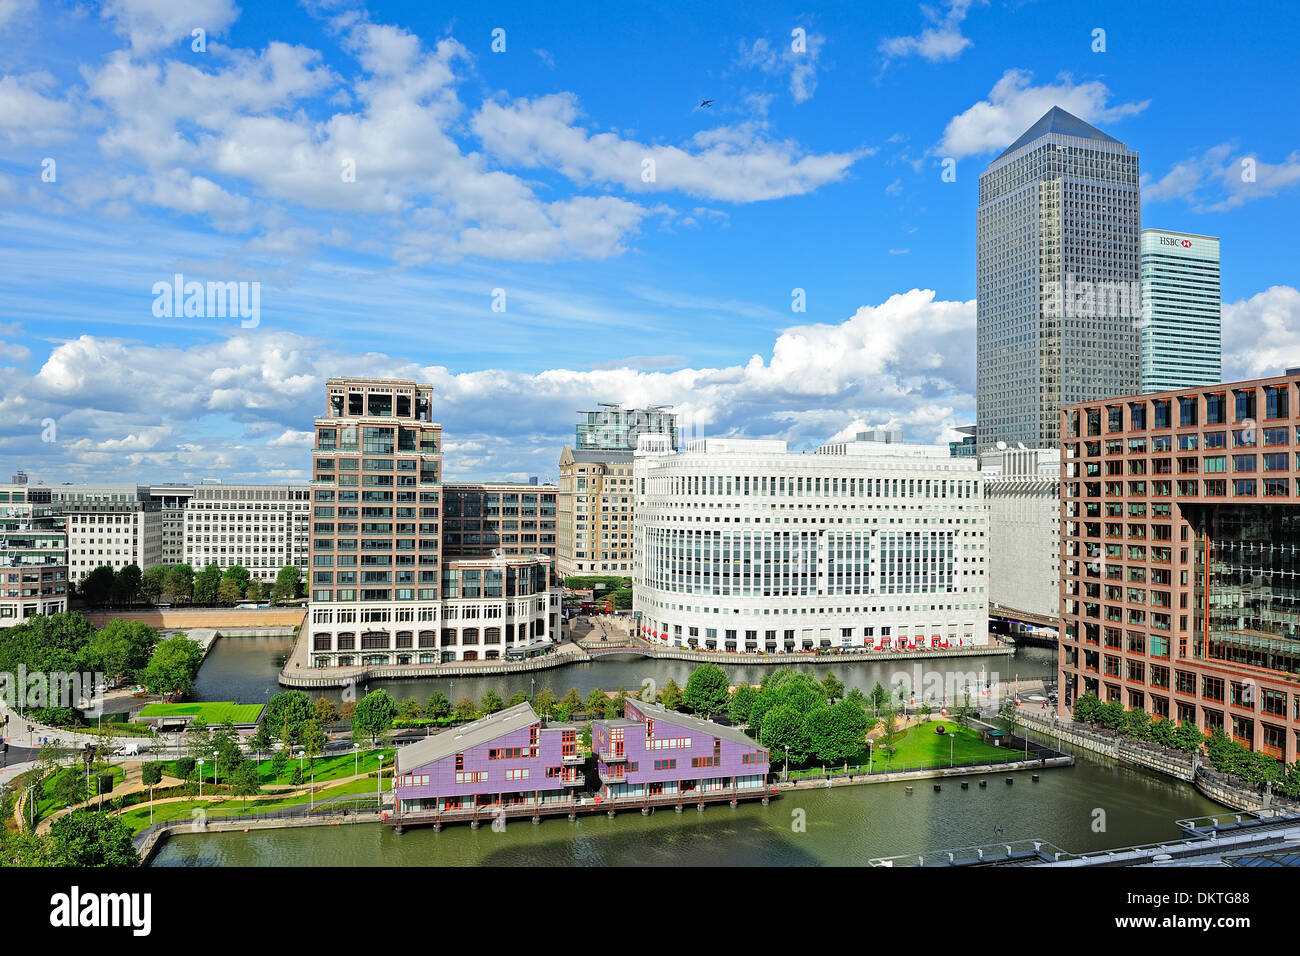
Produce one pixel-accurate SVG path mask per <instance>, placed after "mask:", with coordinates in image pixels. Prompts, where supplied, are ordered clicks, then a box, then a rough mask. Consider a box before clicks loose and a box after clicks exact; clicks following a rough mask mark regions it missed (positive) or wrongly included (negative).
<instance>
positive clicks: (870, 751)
mask: <svg viewBox="0 0 1300 956" xmlns="http://www.w3.org/2000/svg"><path fill="white" fill-rule="evenodd" d="M875 763H876V742H875V741H874V740H872V739H871V738H870V737H868V738H867V773H871V770H872V767H874V766H875Z"/></svg>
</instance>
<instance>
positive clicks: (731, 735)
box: [627, 698, 760, 750]
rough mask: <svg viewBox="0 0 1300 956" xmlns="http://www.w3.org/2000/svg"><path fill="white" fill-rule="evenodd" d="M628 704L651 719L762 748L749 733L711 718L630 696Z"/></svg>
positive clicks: (755, 748)
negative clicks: (706, 718) (681, 711)
mask: <svg viewBox="0 0 1300 956" xmlns="http://www.w3.org/2000/svg"><path fill="white" fill-rule="evenodd" d="M627 702H628V704H629V705H630V706H633V707H635V708H636V709H637V710H639V711H641V713H642V714H644V715H645V716H646V717H649V718H650V719H651V720H663V721H667V722H668V723H670V724H676V725H677V726H678V727H683V728H685V729H686V730H694V731H697V732H698V733H701V734H709V735H710V736H713V737H719V738H721V739H723V740H730V741H731V742H732V743H737V744H742V745H743V746H746V747H750V748H752V749H754V750H758V749H760V744H759V742H758V741H757V740H755V739H754V738H753V737H751V736H749V734H747V733H745V732H744V731H743V730H738V729H737V728H735V727H724V726H722V725H721V724H715V723H714V722H713V721H711V720H704V719H703V718H701V717H692V716H691V715H689V714H683V713H680V712H678V711H675V710H669V709H668V708H667V707H662V706H660V705H659V704H648V703H646V702H645V701H640V700H632V699H631V698H628V701H627Z"/></svg>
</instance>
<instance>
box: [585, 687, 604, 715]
mask: <svg viewBox="0 0 1300 956" xmlns="http://www.w3.org/2000/svg"><path fill="white" fill-rule="evenodd" d="M608 699H609V698H607V697H606V696H605V692H604V691H603V690H601V689H600V688H599V687H593V688H592V689H591V693H589V694H588V695H587V700H586V704H585V707H586V709H587V713H589V714H602V715H603V714H604V713H605V701H606V700H608Z"/></svg>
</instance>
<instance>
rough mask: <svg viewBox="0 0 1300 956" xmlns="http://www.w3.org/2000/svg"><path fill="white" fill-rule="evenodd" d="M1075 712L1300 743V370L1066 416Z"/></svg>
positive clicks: (1069, 675) (1067, 648) (1067, 576)
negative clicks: (1117, 706) (1105, 712)
mask: <svg viewBox="0 0 1300 956" xmlns="http://www.w3.org/2000/svg"><path fill="white" fill-rule="evenodd" d="M1061 435H1062V439H1061V445H1062V451H1061V640H1060V662H1059V667H1060V677H1061V695H1060V703H1059V705H1058V706H1059V707H1060V708H1061V710H1062V713H1064V712H1065V711H1066V709H1067V708H1068V707H1070V706H1071V705H1072V703H1073V701H1074V700H1075V699H1077V697H1078V696H1080V695H1082V694H1085V693H1088V692H1092V693H1095V694H1096V695H1097V696H1098V697H1100V698H1101V699H1102V700H1103V701H1119V702H1120V703H1122V704H1123V705H1124V707H1125V708H1133V707H1143V708H1145V709H1146V710H1148V711H1150V712H1151V713H1152V714H1153V715H1156V716H1159V717H1168V718H1170V719H1173V720H1178V721H1193V722H1195V724H1196V726H1198V727H1200V728H1201V729H1202V730H1204V731H1207V732H1208V731H1209V730H1212V729H1213V728H1215V727H1222V728H1223V729H1224V730H1225V731H1226V732H1227V733H1228V734H1230V735H1231V736H1233V737H1234V738H1236V739H1237V740H1238V741H1240V742H1241V743H1243V744H1245V745H1246V746H1248V747H1250V748H1251V749H1253V750H1260V751H1264V752H1265V753H1269V754H1271V755H1273V756H1275V757H1278V758H1282V759H1285V760H1287V761H1288V762H1290V761H1294V760H1295V759H1296V752H1297V742H1298V740H1300V375H1295V374H1292V375H1286V376H1281V377H1278V378H1269V379H1258V380H1255V381H1250V382H1237V383H1232V384H1224V385H1213V386H1204V387H1199V388H1191V389H1180V390H1177V391H1170V392H1154V393H1150V394H1146V395H1134V396H1129V397H1126V398H1115V399H1108V400H1106V401H1095V402H1085V403H1081V404H1077V405H1071V406H1067V407H1066V408H1063V409H1062V410H1061Z"/></svg>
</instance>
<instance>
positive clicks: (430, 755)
mask: <svg viewBox="0 0 1300 956" xmlns="http://www.w3.org/2000/svg"><path fill="white" fill-rule="evenodd" d="M538 722H539V718H538V716H537V714H536V712H534V710H533V708H532V705H531V704H529V703H528V702H526V701H525V702H524V703H522V704H516V705H515V706H513V707H507V708H506V709H505V710H501V711H497V712H496V713H495V714H488V716H486V717H480V718H479V719H478V720H474V721H471V722H470V723H468V724H465V725H463V726H461V727H456V728H454V729H452V730H444V731H443V732H442V733H440V734H435V735H433V736H432V737H426V738H425V739H424V740H421V741H420V742H419V743H414V744H408V745H407V746H405V747H401V748H399V749H398V751H397V772H398V773H399V774H401V773H409V772H410V771H411V770H413V769H414V768H416V767H423V766H424V765H425V764H429V763H433V762H434V761H435V760H442V759H443V758H444V757H450V756H452V755H453V754H458V753H464V752H465V751H466V750H469V749H470V748H471V747H477V746H479V745H480V744H485V743H487V742H488V741H490V740H496V739H497V738H498V737H502V736H504V735H506V734H508V733H510V732H511V731H515V730H518V729H519V728H521V727H528V726H529V725H531V724H535V723H538Z"/></svg>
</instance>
